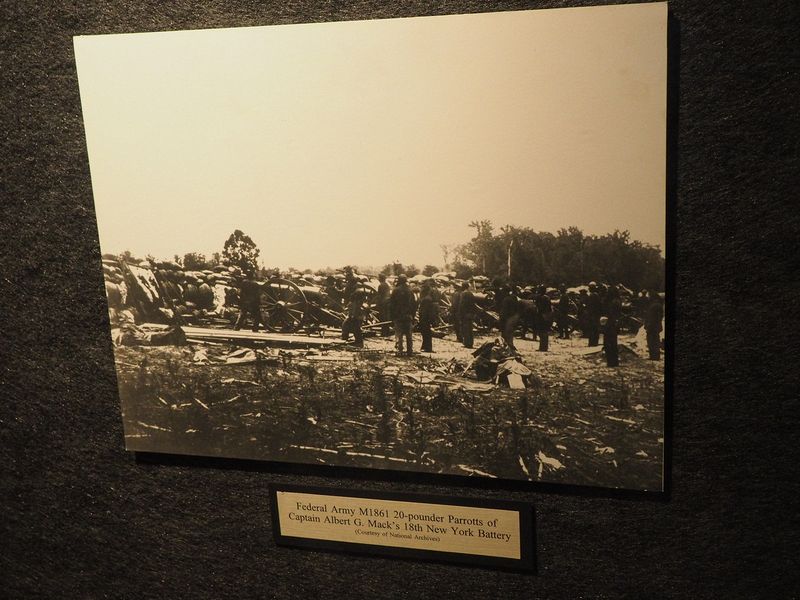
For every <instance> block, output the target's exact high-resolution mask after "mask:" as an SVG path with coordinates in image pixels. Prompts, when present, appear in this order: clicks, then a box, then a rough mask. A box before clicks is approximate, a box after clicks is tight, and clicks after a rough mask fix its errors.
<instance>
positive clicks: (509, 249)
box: [74, 3, 672, 491]
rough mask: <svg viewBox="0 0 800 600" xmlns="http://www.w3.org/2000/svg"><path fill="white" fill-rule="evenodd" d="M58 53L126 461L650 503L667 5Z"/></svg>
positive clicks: (244, 31)
mask: <svg viewBox="0 0 800 600" xmlns="http://www.w3.org/2000/svg"><path fill="white" fill-rule="evenodd" d="M74 47H75V58H76V63H77V68H78V79H79V85H80V95H81V104H82V111H83V119H84V126H85V131H86V142H87V149H88V155H89V162H90V167H91V177H92V187H93V194H94V202H95V209H96V214H97V226H98V235H99V241H100V248H101V252H102V272H103V277H104V279H105V289H106V296H107V299H108V318H109V327H110V333H111V338H112V341H113V351H114V359H115V364H116V372H117V383H118V389H119V402H120V406H121V415H122V421H123V425H124V432H125V447H126V448H127V449H128V450H130V451H140V452H156V453H171V454H183V455H197V456H207V457H227V458H241V459H255V460H265V461H280V462H290V463H301V464H310V465H329V466H346V467H357V468H366V469H385V470H393V471H412V472H419V473H426V474H445V475H461V476H465V477H479V478H496V479H503V480H522V481H534V482H548V483H559V484H570V485H586V486H594V487H603V488H620V489H629V490H648V491H661V490H662V489H663V481H664V421H665V413H664V405H665V369H664V354H665V350H666V348H665V339H664V337H665V336H664V332H665V328H666V323H665V303H666V299H667V298H666V295H667V294H669V293H670V291H669V290H668V289H667V288H666V280H665V261H666V260H667V257H666V254H665V248H666V244H667V240H666V225H665V221H666V122H667V121H666V106H667V103H666V99H667V5H666V3H652V4H630V5H624V6H623V5H620V6H602V7H586V8H568V9H549V10H530V11H513V12H498V13H484V14H468V15H451V16H438V17H414V18H402V19H386V20H371V21H346V22H334V23H313V24H297V25H274V26H265V27H247V28H235V29H216V30H194V31H170V32H155V33H148V32H141V33H130V34H112V35H94V36H78V37H75V38H74ZM98 268H99V265H98ZM669 316H670V317H671V316H672V315H669Z"/></svg>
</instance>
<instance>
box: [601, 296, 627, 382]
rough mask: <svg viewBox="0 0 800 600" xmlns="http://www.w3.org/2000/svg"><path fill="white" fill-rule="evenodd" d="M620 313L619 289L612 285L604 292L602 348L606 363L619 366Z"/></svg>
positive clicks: (610, 365)
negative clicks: (604, 316) (604, 314)
mask: <svg viewBox="0 0 800 600" xmlns="http://www.w3.org/2000/svg"><path fill="white" fill-rule="evenodd" d="M621 315H622V303H621V302H620V299H619V290H617V287H616V286H614V285H612V286H610V287H609V288H608V291H607V293H606V324H605V327H604V328H603V350H604V351H605V353H606V365H607V366H609V367H618V366H619V345H618V343H617V341H618V339H617V338H618V335H619V319H620V316H621Z"/></svg>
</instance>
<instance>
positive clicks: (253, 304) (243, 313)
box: [233, 271, 263, 332]
mask: <svg viewBox="0 0 800 600" xmlns="http://www.w3.org/2000/svg"><path fill="white" fill-rule="evenodd" d="M248 317H252V319H253V332H258V326H259V325H260V323H261V321H262V320H263V319H262V318H261V287H260V286H259V285H258V282H256V280H255V275H254V273H253V272H252V271H248V272H247V273H245V274H244V277H243V279H242V281H241V283H240V284H239V318H238V319H237V320H236V325H234V327H233V328H234V329H236V330H237V331H238V330H239V329H241V328H242V326H243V325H244V324H245V323H246V322H247V318H248Z"/></svg>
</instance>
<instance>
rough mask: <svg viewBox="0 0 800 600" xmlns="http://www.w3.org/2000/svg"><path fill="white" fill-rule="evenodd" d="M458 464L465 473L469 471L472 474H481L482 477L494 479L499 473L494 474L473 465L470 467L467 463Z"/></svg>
mask: <svg viewBox="0 0 800 600" xmlns="http://www.w3.org/2000/svg"><path fill="white" fill-rule="evenodd" d="M456 466H457V467H458V468H459V469H461V470H462V471H464V472H465V473H469V474H470V475H480V476H481V477H491V478H492V479H497V475H492V474H491V473H487V472H485V471H479V470H478V469H473V468H472V467H468V466H467V465H456Z"/></svg>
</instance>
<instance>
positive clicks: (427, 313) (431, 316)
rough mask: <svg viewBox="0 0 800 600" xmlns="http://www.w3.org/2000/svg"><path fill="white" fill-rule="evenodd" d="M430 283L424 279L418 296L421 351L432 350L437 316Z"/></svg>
mask: <svg viewBox="0 0 800 600" xmlns="http://www.w3.org/2000/svg"><path fill="white" fill-rule="evenodd" d="M431 285H432V284H431V283H430V282H429V281H426V282H425V284H424V285H423V286H422V292H421V293H420V296H419V330H420V333H422V351H423V352H433V326H434V325H435V324H436V322H437V320H438V318H439V305H438V303H437V302H436V298H435V297H434V294H433V289H432V287H431Z"/></svg>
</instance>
